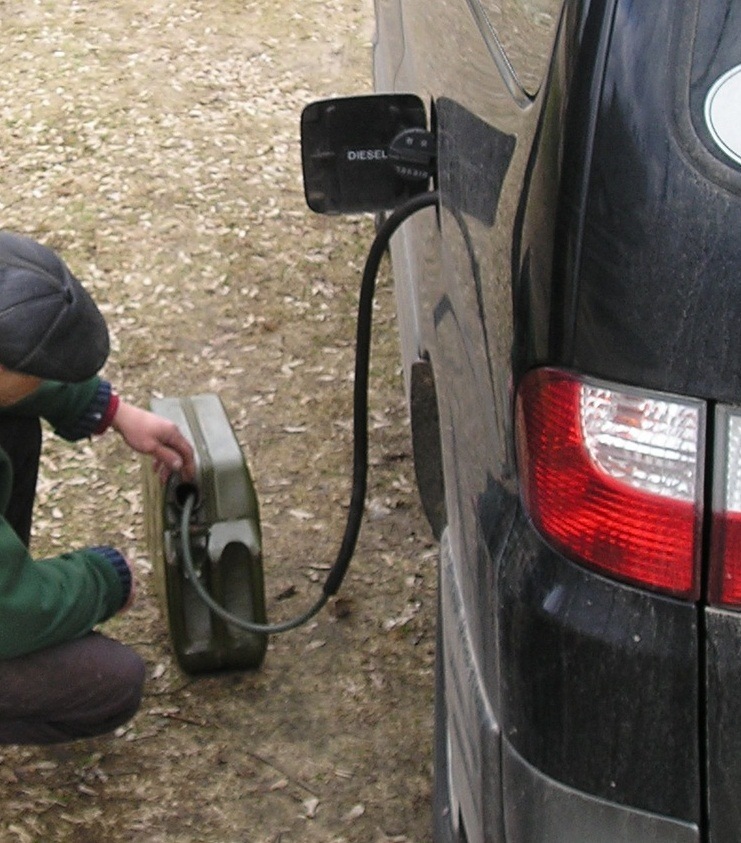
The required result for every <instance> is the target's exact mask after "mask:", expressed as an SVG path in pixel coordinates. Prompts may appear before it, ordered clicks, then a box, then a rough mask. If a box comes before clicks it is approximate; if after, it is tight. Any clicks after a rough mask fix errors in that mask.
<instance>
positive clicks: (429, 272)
mask: <svg viewBox="0 0 741 843" xmlns="http://www.w3.org/2000/svg"><path fill="white" fill-rule="evenodd" d="M376 17H377V33H376V40H375V48H374V78H375V87H376V90H377V92H378V93H379V94H398V95H402V94H403V95H414V96H413V97H412V98H411V101H409V100H408V99H406V98H405V97H402V96H399V97H398V98H394V97H391V98H389V99H388V100H387V101H386V100H379V102H381V101H383V102H387V103H388V104H390V105H389V109H390V112H393V111H394V109H396V112H395V113H396V114H397V116H398V114H399V113H401V112H403V111H404V110H405V109H407V110H411V111H414V104H415V103H416V104H417V111H419V109H420V108H421V109H422V121H420V120H419V114H417V115H416V116H415V117H413V118H412V119H411V122H412V123H413V124H414V125H413V126H412V128H408V129H405V130H404V131H403V132H401V133H400V134H399V135H397V137H395V138H394V139H393V142H392V143H391V144H389V145H388V146H386V147H383V148H382V151H381V152H379V145H378V140H377V138H375V137H370V136H371V135H373V132H374V131H375V128H377V127H378V125H380V123H382V122H383V121H380V123H379V119H378V116H377V115H375V116H373V108H374V107H375V106H374V103H375V102H376V99H377V98H374V97H369V98H367V101H363V100H362V98H360V99H358V100H356V101H355V105H356V106H357V108H358V109H360V111H359V112H358V115H360V118H358V115H356V118H354V119H353V124H354V125H355V126H360V127H361V131H360V133H359V135H358V136H357V137H356V138H355V141H354V144H355V145H354V147H353V150H354V151H353V153H352V154H353V155H355V156H356V158H357V157H358V156H359V157H360V159H362V160H364V161H365V162H366V163H369V162H374V163H375V164H377V165H378V166H381V165H382V164H384V163H385V164H386V166H388V164H389V161H391V162H392V163H393V165H394V167H395V171H396V174H397V175H400V176H404V175H409V174H410V173H411V176H412V178H411V180H410V179H407V180H406V183H407V184H408V185H411V187H410V188H409V189H408V190H407V193H408V194H409V195H414V194H417V193H420V192H432V194H431V195H432V201H431V202H429V203H427V204H430V205H431V207H428V208H426V209H425V210H423V211H420V213H417V214H415V216H414V218H413V219H410V220H409V221H408V222H406V223H405V224H404V225H403V226H402V227H401V228H400V231H399V234H398V235H397V236H395V237H394V238H393V240H392V244H391V252H392V262H393V271H394V277H395V284H396V291H397V299H398V312H399V321H400V326H401V337H402V346H403V349H402V350H403V359H404V364H405V376H406V386H407V390H408V395H409V406H410V411H411V419H412V438H413V443H414V451H415V464H416V467H417V473H418V478H419V486H420V492H421V496H422V500H423V503H424V505H425V509H426V511H427V513H428V515H429V518H430V522H431V524H432V527H433V530H434V531H435V533H436V535H437V536H438V537H439V539H440V548H441V553H440V567H439V571H440V573H439V581H440V588H439V595H440V598H439V599H440V613H439V625H438V627H439V630H438V637H439V648H438V649H439V653H438V671H437V674H438V676H437V717H436V744H437V745H436V784H435V806H434V807H435V812H434V825H435V839H436V840H437V841H458V843H461V841H468V843H500V841H506V843H582V841H587V843H643V841H656V843H669V841H672V843H696V841H705V843H708V842H709V841H712V843H738V841H739V840H741V613H739V610H741V295H739V288H741V51H740V49H739V43H741V4H739V3H735V2H732V0H704V2H702V3H701V2H699V0H681V1H680V0H651V2H648V1H647V0H643V2H634V0H600V2H597V0H594V1H593V2H589V0H567V1H566V2H563V0H376ZM410 102H411V105H410V104H409V103H410ZM364 109H366V110H367V113H368V115H369V116H368V119H367V120H363V119H362V114H363V113H365V111H364ZM415 121H416V122H415ZM392 122H393V121H392ZM421 122H424V124H425V125H424V126H423V125H421ZM363 131H367V132H368V133H369V139H368V142H367V143H366V144H365V145H364V144H363ZM404 132H407V134H406V135H405V134H404ZM408 133H411V134H408ZM399 138H402V141H405V142H406V143H407V144H408V145H409V148H410V149H411V151H412V152H415V153H421V152H424V151H427V152H428V153H431V154H429V155H428V156H427V159H426V160H424V161H423V159H424V156H423V155H421V154H418V155H417V157H416V158H415V156H414V155H410V156H408V158H407V159H405V158H404V155H403V152H402V154H401V156H400V155H399V146H400V143H399ZM403 145H404V142H402V143H401V146H403ZM364 146H365V150H364V151H363V147H364ZM422 147H424V149H422ZM348 149H349V147H348ZM376 159H381V160H376ZM400 161H401V163H400ZM415 161H417V162H422V163H421V164H420V166H419V169H418V171H417V164H416V163H415ZM353 163H354V162H353V159H352V156H351V155H350V154H349V153H348V154H347V155H345V169H346V172H345V176H346V182H347V183H348V184H352V183H353V179H354V176H352V172H351V165H352V164H353ZM348 168H350V169H348ZM428 176H429V179H428ZM354 183H356V184H357V185H360V187H359V188H358V190H359V193H361V194H363V195H366V196H367V195H369V194H370V193H373V190H374V189H377V188H378V183H377V182H375V181H374V179H373V178H371V179H370V180H366V181H363V179H362V178H358V179H356V180H355V182H354ZM363 185H365V187H363ZM433 191H434V192H433ZM319 193H321V191H319ZM319 193H317V195H319ZM381 193H383V191H381ZM401 193H403V191H401ZM401 193H400V195H401ZM402 198H403V197H402ZM384 201H385V200H384V199H382V198H380V199H378V201H377V202H375V200H374V201H371V202H369V204H368V206H367V207H366V208H365V209H366V210H372V209H373V208H374V207H376V205H378V207H380V206H381V205H383V204H384ZM400 201H401V200H400ZM374 202H375V204H374ZM310 204H311V202H310ZM350 204H351V203H350ZM361 204H362V203H361ZM385 204H386V205H388V204H389V203H388V202H385ZM346 209H351V208H349V205H348V207H347V208H346V207H344V206H343V207H338V208H329V210H346ZM360 209H361V210H362V209H363V208H360Z"/></svg>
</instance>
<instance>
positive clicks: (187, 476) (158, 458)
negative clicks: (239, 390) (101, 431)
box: [111, 401, 195, 482]
mask: <svg viewBox="0 0 741 843" xmlns="http://www.w3.org/2000/svg"><path fill="white" fill-rule="evenodd" d="M111 427H113V429H114V430H116V431H118V432H119V433H120V434H121V436H122V437H123V439H124V441H125V442H126V444H127V445H128V446H129V447H130V448H133V449H134V450H135V451H137V452H138V453H140V454H147V455H149V456H151V457H152V460H153V463H154V470H155V471H156V472H157V474H158V475H159V476H160V479H161V480H162V481H163V482H164V481H166V480H167V478H168V477H169V476H170V474H171V473H172V472H174V471H176V472H178V473H179V474H180V476H181V477H182V478H183V480H185V481H186V482H189V481H192V480H193V479H194V478H195V462H194V457H193V448H192V447H191V445H190V443H189V442H188V440H187V439H186V438H185V437H184V436H183V434H182V433H181V432H180V430H179V429H178V426H177V425H176V424H175V423H174V422H171V421H169V420H168V419H164V418H162V417H161V416H158V415H156V414H155V413H150V412H149V411H148V410H142V409H141V408H140V407H135V406H133V404H128V403H126V402H125V401H120V402H119V405H118V409H117V410H116V415H115V416H114V417H113V421H112V422H111Z"/></svg>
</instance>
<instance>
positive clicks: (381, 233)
mask: <svg viewBox="0 0 741 843" xmlns="http://www.w3.org/2000/svg"><path fill="white" fill-rule="evenodd" d="M438 199H439V194H438V192H437V191H429V192H426V193H418V194H417V195H416V196H413V197H412V198H411V199H408V200H407V201H406V202H404V204H403V205H400V206H399V207H398V208H396V209H395V210H394V211H393V212H392V213H391V214H390V215H389V216H388V217H387V219H386V220H385V221H384V222H383V223H382V224H381V226H380V227H379V228H378V231H377V232H376V236H375V238H374V239H373V243H372V244H371V247H370V250H369V252H368V257H367V258H366V261H365V267H364V269H363V277H362V281H361V285H360V297H359V301H358V318H357V333H356V339H355V382H354V385H353V471H352V494H351V498H350V506H349V509H348V514H347V521H346V523H345V532H344V535H343V537H342V543H341V544H340V548H339V551H338V553H337V557H336V559H335V562H334V564H333V565H332V568H331V569H330V571H329V574H328V575H327V579H326V581H325V583H324V586H323V588H322V594H321V596H320V598H319V600H318V601H317V602H316V603H315V604H314V605H313V606H312V607H311V608H310V609H308V610H307V611H306V612H305V613H304V614H303V615H299V616H297V617H295V618H293V619H291V620H288V621H285V622H284V623H277V624H261V623H255V622H253V621H248V620H247V619H245V618H240V617H237V616H236V615H233V614H232V613H231V612H228V611H227V610H226V609H224V607H223V606H220V605H219V604H218V603H217V602H216V601H215V600H214V599H213V598H212V597H211V595H210V594H209V593H208V591H207V590H206V589H205V587H204V586H203V584H202V583H201V582H200V578H199V577H198V574H197V572H196V570H195V566H194V564H193V556H192V552H191V548H190V519H191V515H192V512H193V507H194V506H195V500H196V498H195V495H190V496H189V497H188V498H187V499H186V501H185V504H184V506H183V510H182V516H181V537H182V546H183V556H184V560H185V567H186V570H187V572H188V576H189V577H190V578H191V581H192V582H193V586H194V588H195V589H196V592H197V593H198V594H199V596H200V597H201V599H202V600H203V601H204V602H205V603H206V604H207V605H208V606H209V608H210V609H211V610H212V611H214V612H215V613H216V614H217V615H219V616H220V617H221V618H223V619H224V620H225V621H227V622H228V623H231V624H233V625H234V626H236V627H239V628H240V629H244V630H247V631H248V632H255V633H258V634H265V635H272V634H276V633H279V632H287V631H288V630H289V629H295V628H296V627H297V626H301V625H302V624H304V623H306V622H307V621H308V620H309V619H311V618H312V617H314V615H316V614H317V612H319V610H320V609H321V608H322V607H323V606H324V604H325V603H326V602H327V600H328V599H329V598H330V597H331V596H332V595H334V594H336V593H337V591H338V590H339V588H340V585H341V584H342V580H343V579H344V577H345V574H346V573H347V569H348V567H349V566H350V561H351V560H352V557H353V553H354V552H355V545H356V543H357V540H358V535H359V533H360V526H361V524H362V521H363V512H364V509H365V494H366V490H367V485H368V374H369V369H370V345H371V329H372V324H373V299H374V297H375V291H376V280H377V278H378V270H379V267H380V265H381V260H382V259H383V256H384V254H385V252H386V250H387V248H388V245H389V242H390V240H391V237H392V236H393V234H394V232H395V231H396V230H397V228H399V226H400V225H401V224H402V223H403V222H404V221H405V220H406V219H408V218H409V217H410V216H412V214H415V213H417V211H421V210H422V209H423V208H429V207H431V206H433V205H436V204H437V202H438Z"/></svg>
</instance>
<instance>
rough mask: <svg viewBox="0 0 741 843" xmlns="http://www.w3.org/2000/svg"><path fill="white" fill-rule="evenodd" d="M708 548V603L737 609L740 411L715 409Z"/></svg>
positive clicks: (740, 600)
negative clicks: (711, 503)
mask: <svg viewBox="0 0 741 843" xmlns="http://www.w3.org/2000/svg"><path fill="white" fill-rule="evenodd" d="M714 468H715V474H716V482H715V487H714V489H713V533H712V541H711V549H710V601H711V602H713V603H722V604H725V605H728V606H736V607H739V606H741V410H739V409H736V410H732V409H731V408H729V407H719V408H718V410H717V412H716V423H715V461H714Z"/></svg>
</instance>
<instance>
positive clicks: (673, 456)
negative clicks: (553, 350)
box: [516, 369, 741, 599]
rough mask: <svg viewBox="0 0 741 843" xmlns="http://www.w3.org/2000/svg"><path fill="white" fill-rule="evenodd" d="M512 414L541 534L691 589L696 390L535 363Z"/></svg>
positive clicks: (579, 557) (701, 423)
mask: <svg viewBox="0 0 741 843" xmlns="http://www.w3.org/2000/svg"><path fill="white" fill-rule="evenodd" d="M516 422H517V450H518V461H519V469H520V479H521V490H522V497H523V501H524V505H525V507H526V509H527V511H528V513H529V515H530V517H531V519H532V521H533V523H534V525H535V527H536V529H537V530H538V531H539V532H540V533H541V534H542V535H543V537H544V538H545V539H546V541H548V542H549V543H550V544H551V545H552V546H554V547H555V548H556V549H557V550H559V551H560V552H561V553H563V554H564V555H565V556H567V557H569V558H570V559H573V560H574V561H576V562H579V563H581V564H583V565H586V566H588V567H590V568H592V569H595V570H597V571H599V572H601V573H603V574H605V575H607V576H610V577H614V578H617V579H620V580H623V581H625V582H628V583H632V584H635V585H638V586H642V587H646V588H650V589H655V590H658V591H662V592H666V593H669V594H672V595H676V596H680V597H684V598H688V599H694V598H696V597H697V596H698V594H699V566H700V550H701V530H702V497H703V495H702V484H703V452H704V448H705V405H704V404H703V402H700V401H694V400H692V399H685V398H681V397H677V396H674V395H666V394H662V393H652V392H648V391H646V390H639V389H634V388H631V387H625V386H623V385H618V384H612V383H606V382H602V381H597V380H594V379H591V378H585V377H579V376H577V375H574V374H572V373H569V372H565V371H561V370H557V369H536V370H533V371H532V372H530V373H529V374H528V375H526V376H525V377H524V378H523V380H522V383H521V385H520V388H519V390H518V396H517V420H516ZM739 568H740V573H741V563H740V564H739ZM740 594H741V589H740Z"/></svg>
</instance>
